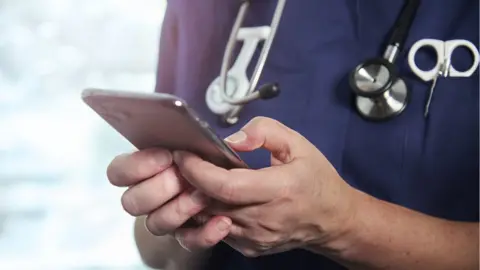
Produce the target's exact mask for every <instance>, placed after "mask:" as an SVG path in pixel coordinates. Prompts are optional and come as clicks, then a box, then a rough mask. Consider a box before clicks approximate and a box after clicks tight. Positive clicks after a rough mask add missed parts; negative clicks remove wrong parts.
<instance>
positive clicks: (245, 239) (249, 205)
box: [174, 118, 357, 257]
mask: <svg viewBox="0 0 480 270" xmlns="http://www.w3.org/2000/svg"><path fill="white" fill-rule="evenodd" d="M226 141H227V142H228V143H229V144H230V145H231V147H232V148H233V149H234V150H236V151H240V152H245V151H253V150H256V149H259V148H265V149H267V150H268V151H270V152H271V164H272V166H271V167H268V168H264V169H259V170H249V169H233V170H225V169H223V168H219V167H217V166H214V165H212V164H211V163H209V162H206V161H204V160H202V159H200V158H199V157H197V156H195V155H193V154H190V153H186V152H175V153H174V160H175V163H176V164H177V166H178V167H179V170H180V173H181V174H182V175H183V176H184V177H185V179H186V180H187V181H188V182H190V184H192V185H193V186H194V187H196V188H197V189H198V190H200V191H201V192H203V193H204V194H206V195H207V196H210V197H212V198H214V199H215V201H216V202H215V203H214V204H211V205H210V206H209V207H208V209H207V210H206V211H207V213H208V214H210V215H212V216H226V217H229V218H231V220H232V221H233V225H232V227H231V229H230V233H229V236H228V238H227V239H226V240H225V241H226V242H227V243H228V244H229V245H230V246H232V247H233V248H235V249H236V250H238V251H239V252H241V253H242V254H244V255H245V256H248V257H256V256H261V255H267V254H272V253H279V252H283V251H287V250H291V249H294V248H308V247H309V246H310V245H315V246H316V247H318V246H319V245H320V246H324V247H325V248H328V247H327V246H328V243H330V242H331V241H333V240H334V239H336V238H337V237H339V236H340V235H342V234H344V233H347V231H348V228H349V225H350V224H351V222H352V219H353V217H354V215H353V214H354V213H355V211H354V207H355V197H356V196H357V195H356V193H357V192H356V190H354V189H353V188H352V187H351V186H349V185H348V184H347V183H346V182H345V181H344V180H343V179H342V178H341V177H340V176H339V175H338V173H337V172H336V170H335V169H334V167H333V166H332V165H331V164H330V162H329V161H328V160H327V159H326V158H325V156H324V155H323V154H322V153H321V152H320V151H319V150H318V149H317V148H316V147H315V146H314V145H312V144H311V143H310V142H309V141H308V140H307V139H305V138H304V137H302V136H301V135H300V134H298V133H297V132H295V131H293V130H292V129H289V128H288V127H286V126H284V125H282V124H281V123H279V122H276V121H274V120H272V119H268V118H255V119H253V120H252V121H251V122H250V123H249V124H247V125H246V126H245V127H244V128H243V129H242V130H241V131H239V132H238V133H236V134H234V135H232V136H230V137H229V138H227V139H226ZM192 233H194V232H193V231H189V230H184V231H183V232H182V235H181V236H180V238H181V241H182V244H183V245H184V246H186V247H188V245H189V243H188V239H193V238H194V237H193V236H192V235H191V234H192Z"/></svg>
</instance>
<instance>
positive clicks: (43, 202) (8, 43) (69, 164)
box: [0, 0, 166, 270]
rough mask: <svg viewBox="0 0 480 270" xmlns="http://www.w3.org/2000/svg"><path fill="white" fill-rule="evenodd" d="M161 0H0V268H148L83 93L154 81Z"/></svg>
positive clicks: (120, 142) (109, 150)
mask: <svg viewBox="0 0 480 270" xmlns="http://www.w3.org/2000/svg"><path fill="white" fill-rule="evenodd" d="M165 2H166V1H165V0H0V269H2V270H10V269H12V270H30V269H32V270H37V269H42V270H56V269H62V270H70V269H75V270H77V269H78V270H80V269H82V270H83V269H95V270H103V269H125V270H127V269H128V270H130V269H145V267H144V266H142V263H141V261H140V258H139V256H138V253H137V250H136V248H135V244H134V240H133V234H132V230H133V219H132V218H131V217H130V216H128V214H126V213H124V212H123V210H122V207H121V204H120V195H121V193H122V192H123V190H120V189H116V188H113V187H111V186H110V185H109V184H108V181H107V179H106V176H105V169H106V166H107V165H108V163H109V161H110V160H111V159H112V158H113V157H114V156H115V155H116V154H119V153H122V152H124V151H130V150H132V149H133V148H132V146H131V145H130V144H129V143H128V142H126V140H124V139H123V138H121V137H120V136H119V135H117V134H116V133H115V132H114V131H113V130H112V129H110V128H109V127H108V126H107V125H106V124H105V123H104V122H103V121H102V120H101V119H100V118H99V117H97V115H96V114H94V113H93V112H92V111H91V110H90V109H89V108H88V107H87V106H86V105H84V104H83V103H82V102H81V99H80V92H81V91H82V89H84V88H86V87H102V88H111V89H116V88H120V89H124V90H133V91H153V89H154V84H155V69H156V57H157V52H158V40H159V38H160V27H161V23H162V21H163V15H164V11H165V5H166V3H165Z"/></svg>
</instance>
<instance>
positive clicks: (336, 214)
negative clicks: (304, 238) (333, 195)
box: [306, 185, 377, 259]
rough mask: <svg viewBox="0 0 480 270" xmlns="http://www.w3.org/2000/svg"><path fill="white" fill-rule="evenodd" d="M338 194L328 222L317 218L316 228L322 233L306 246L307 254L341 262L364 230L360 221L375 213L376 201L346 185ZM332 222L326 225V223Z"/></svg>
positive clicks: (350, 251) (323, 218)
mask: <svg viewBox="0 0 480 270" xmlns="http://www.w3.org/2000/svg"><path fill="white" fill-rule="evenodd" d="M345 189H346V191H345V192H342V193H340V194H344V195H342V196H339V197H341V198H339V199H340V200H341V201H340V200H339V201H338V202H337V203H336V206H337V207H336V209H335V211H333V212H332V213H331V216H330V217H328V218H325V217H322V216H319V218H320V219H322V220H318V222H317V224H321V225H318V228H321V230H322V232H321V233H319V234H318V235H319V237H317V238H316V239H315V240H314V241H311V242H310V243H308V245H307V248H306V249H307V250H310V251H312V252H315V253H318V254H322V255H324V256H327V257H330V258H334V259H342V258H345V257H348V256H349V254H350V253H352V249H353V248H354V246H355V245H354V242H355V241H356V240H355V239H357V238H358V237H359V234H360V232H361V231H362V230H364V229H363V228H364V227H365V226H364V224H365V221H363V220H362V219H363V218H368V217H369V216H370V215H369V214H368V212H371V211H376V210H375V206H374V205H375V204H376V203H377V202H376V199H375V198H373V197H371V196H369V195H368V194H365V193H363V192H361V191H360V190H357V189H355V188H353V187H351V186H349V185H347V187H346V188H345ZM327 219H328V220H332V222H330V223H326V222H325V220H327Z"/></svg>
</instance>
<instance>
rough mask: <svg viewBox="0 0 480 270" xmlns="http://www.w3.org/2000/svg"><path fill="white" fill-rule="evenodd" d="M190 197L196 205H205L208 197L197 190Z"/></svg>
mask: <svg viewBox="0 0 480 270" xmlns="http://www.w3.org/2000/svg"><path fill="white" fill-rule="evenodd" d="M190 197H191V198H192V201H194V202H195V203H197V204H205V203H206V202H207V201H208V197H207V196H206V195H205V194H203V193H202V192H201V191H199V190H195V191H194V192H193V193H192V194H191V195H190Z"/></svg>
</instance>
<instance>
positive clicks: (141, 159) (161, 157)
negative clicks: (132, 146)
mask: <svg viewBox="0 0 480 270" xmlns="http://www.w3.org/2000/svg"><path fill="white" fill-rule="evenodd" d="M171 165H172V155H171V153H170V151H167V150H164V149H156V148H152V149H148V150H142V151H138V152H134V153H132V154H123V155H120V156H117V157H116V158H115V159H113V161H112V162H111V163H110V165H109V166H108V168H107V177H108V179H109V180H110V182H111V183H112V184H113V185H115V186H119V187H126V186H131V185H134V184H136V183H138V182H140V181H143V180H145V179H148V178H150V177H152V176H154V175H156V174H158V173H160V172H162V171H164V170H165V169H167V168H169V167H170V166H171Z"/></svg>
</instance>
